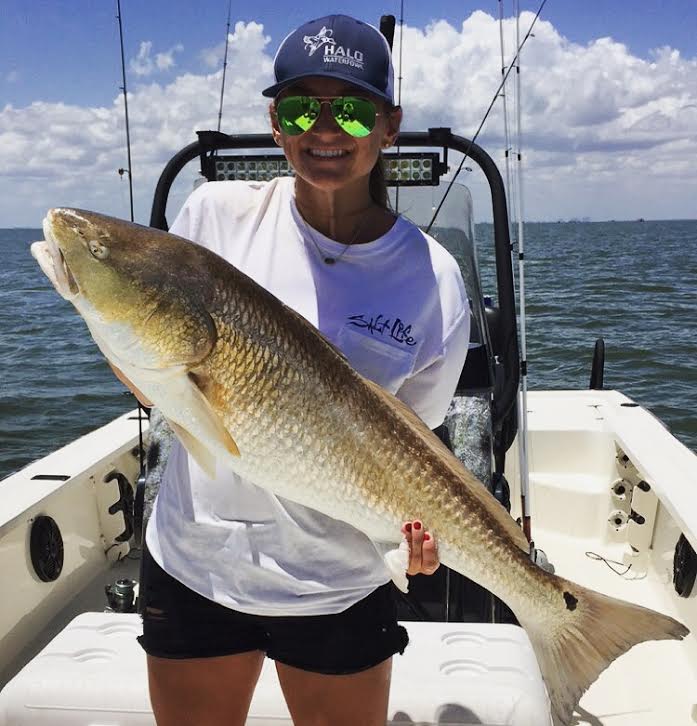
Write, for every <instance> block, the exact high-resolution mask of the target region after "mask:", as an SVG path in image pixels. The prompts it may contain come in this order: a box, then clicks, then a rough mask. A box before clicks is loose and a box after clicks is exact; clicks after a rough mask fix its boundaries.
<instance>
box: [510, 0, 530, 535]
mask: <svg viewBox="0 0 697 726" xmlns="http://www.w3.org/2000/svg"><path fill="white" fill-rule="evenodd" d="M514 13H515V16H516V43H518V42H519V40H520V6H519V2H518V0H514ZM515 96H516V146H517V151H516V171H517V174H516V177H517V182H518V183H517V190H516V191H517V195H516V202H517V210H516V216H517V218H518V296H519V298H520V305H519V308H520V355H521V360H520V396H519V402H518V420H519V421H520V436H519V440H518V456H519V460H520V503H521V514H522V517H523V532H525V536H526V537H527V538H528V541H529V542H531V543H532V531H531V521H530V496H529V495H530V476H529V472H528V354H527V342H526V339H527V336H526V317H525V244H524V224H523V155H522V152H521V150H522V148H523V142H522V129H521V114H522V103H521V95H520V53H518V58H517V59H516V94H515Z"/></svg>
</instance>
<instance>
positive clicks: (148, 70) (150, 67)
mask: <svg viewBox="0 0 697 726" xmlns="http://www.w3.org/2000/svg"><path fill="white" fill-rule="evenodd" d="M183 50H184V46H183V45H182V44H181V43H178V44H177V45H175V46H173V47H172V48H170V49H169V50H168V51H165V52H164V53H156V54H155V58H154V59H153V58H152V56H151V55H150V53H151V51H152V42H151V41H149V40H144V41H143V42H141V44H140V50H139V51H138V55H137V56H136V57H135V58H131V60H130V62H129V64H128V67H129V68H130V70H131V71H133V73H135V74H136V76H149V75H151V74H152V73H154V72H155V71H167V70H169V69H170V68H173V67H174V66H175V65H176V63H175V62H174V54H175V53H181V52H182V51H183Z"/></svg>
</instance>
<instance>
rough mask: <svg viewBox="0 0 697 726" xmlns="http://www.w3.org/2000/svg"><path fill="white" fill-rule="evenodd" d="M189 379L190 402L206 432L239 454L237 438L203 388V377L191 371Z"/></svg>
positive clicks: (236, 454) (229, 451) (234, 453)
mask: <svg viewBox="0 0 697 726" xmlns="http://www.w3.org/2000/svg"><path fill="white" fill-rule="evenodd" d="M187 379H188V381H189V383H190V386H189V403H190V405H191V406H192V407H193V409H194V413H195V415H196V417H197V418H198V420H199V423H200V425H202V427H203V429H204V431H205V433H206V434H207V435H208V436H210V437H211V438H212V439H213V440H215V441H218V442H219V443H220V444H221V445H222V447H223V448H224V449H225V450H226V451H227V452H228V453H229V454H232V455H233V456H239V455H240V450H239V449H238V448H237V443H236V442H235V439H233V438H232V435H231V434H230V432H229V431H228V430H227V428H226V427H225V424H224V423H223V421H222V420H221V418H220V416H219V414H218V413H217V412H216V411H215V410H214V409H213V407H212V406H211V404H210V402H209V401H208V399H207V398H206V396H205V394H204V392H203V390H202V379H201V377H200V376H196V375H194V374H192V373H189V374H188V376H187Z"/></svg>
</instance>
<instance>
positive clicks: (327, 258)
mask: <svg viewBox="0 0 697 726" xmlns="http://www.w3.org/2000/svg"><path fill="white" fill-rule="evenodd" d="M368 209H370V207H368V208H367V209H366V210H365V211H366V212H367V211H368ZM367 219H368V214H366V213H364V214H363V219H362V220H361V222H360V223H359V224H358V226H357V227H356V231H355V232H354V233H353V235H352V236H351V239H350V240H349V241H348V242H346V244H344V249H343V250H341V252H339V254H338V255H334V256H332V255H328V254H326V253H325V252H324V250H323V249H322V248H321V247H320V246H319V243H318V242H317V240H316V239H315V230H314V229H313V227H311V226H310V225H309V224H307V222H306V223H305V226H306V228H307V233H308V235H309V237H310V239H311V240H312V244H313V245H314V246H315V248H316V249H317V252H318V253H319V256H320V257H321V258H322V261H323V262H324V264H325V265H335V264H336V263H337V262H338V261H339V260H340V259H341V258H342V257H343V256H344V255H345V254H346V253H347V252H348V249H349V247H350V246H351V245H352V244H354V242H355V241H356V240H357V239H358V237H359V235H360V234H361V232H362V231H363V228H364V227H365V223H366V220H367Z"/></svg>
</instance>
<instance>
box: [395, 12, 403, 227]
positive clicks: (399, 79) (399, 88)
mask: <svg viewBox="0 0 697 726" xmlns="http://www.w3.org/2000/svg"><path fill="white" fill-rule="evenodd" d="M403 41H404V0H400V3H399V76H398V77H397V105H398V106H401V105H402V48H403V46H404V42H403ZM400 149H401V145H400V143H399V136H398V137H397V154H399V153H400ZM394 201H395V212H397V213H398V212H399V174H397V184H396V186H395V193H394Z"/></svg>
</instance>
